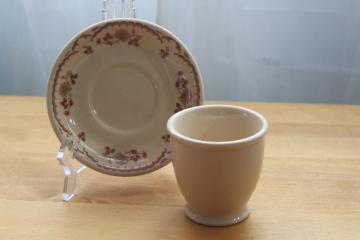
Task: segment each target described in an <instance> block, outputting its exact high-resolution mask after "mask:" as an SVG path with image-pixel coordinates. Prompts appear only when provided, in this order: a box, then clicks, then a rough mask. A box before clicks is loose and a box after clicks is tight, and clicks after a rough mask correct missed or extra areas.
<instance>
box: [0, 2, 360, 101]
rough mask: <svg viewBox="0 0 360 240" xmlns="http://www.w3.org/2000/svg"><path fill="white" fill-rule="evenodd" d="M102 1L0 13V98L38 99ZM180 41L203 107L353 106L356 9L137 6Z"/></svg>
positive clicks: (359, 65)
mask: <svg viewBox="0 0 360 240" xmlns="http://www.w3.org/2000/svg"><path fill="white" fill-rule="evenodd" d="M100 3H101V1H100V0H62V1H57V0H12V1H6V2H5V1H3V2H2V7H1V8H0V21H1V24H0V34H1V35H0V43H1V44H0V53H1V54H0V94H16V95H44V93H45V88H46V82H47V75H48V74H49V71H50V68H51V64H52V62H53V61H54V58H55V57H56V54H57V52H58V51H59V50H60V49H61V47H62V46H63V44H65V43H66V41H67V40H68V39H70V38H71V37H72V36H73V35H74V34H75V33H77V32H78V31H79V30H81V29H82V28H83V27H85V26H87V25H89V24H92V23H94V22H96V21H98V20H99V18H100ZM137 6H138V16H139V17H140V18H145V19H147V20H150V21H157V22H158V23H159V24H161V25H163V26H165V27H166V28H168V29H169V30H171V31H172V32H174V33H175V34H176V35H178V36H179V37H180V38H181V39H182V40H183V41H184V42H185V43H186V44H187V45H188V47H189V48H190V50H191V51H192V52H193V53H194V56H195V58H196V59H197V61H198V62H199V65H200V68H201V71H202V74H203V77H204V82H205V91H206V98H207V99H217V100H247V101H289V102H325V103H360V48H359V46H360V45H359V43H360V1H358V0H225V1H215V0H184V1H178V0H137Z"/></svg>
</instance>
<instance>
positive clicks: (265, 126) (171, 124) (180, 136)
mask: <svg viewBox="0 0 360 240" xmlns="http://www.w3.org/2000/svg"><path fill="white" fill-rule="evenodd" d="M204 108H224V109H233V110H234V109H235V110H241V111H245V112H247V113H249V114H252V115H254V116H255V117H257V118H258V119H259V120H260V121H261V123H262V126H261V128H260V130H258V131H257V132H256V133H254V134H252V135H250V136H248V137H245V138H241V139H237V140H231V141H205V140H198V139H195V138H191V137H187V136H185V135H183V134H181V133H180V132H179V131H177V130H176V129H175V127H174V121H175V120H176V119H178V118H179V117H181V116H182V115H184V114H186V113H189V112H194V111H197V110H199V109H204ZM166 126H167V130H168V132H169V133H170V135H171V136H172V137H176V138H177V139H179V140H182V141H184V142H188V143H193V144H199V145H204V146H231V145H239V144H245V143H250V142H254V141H256V140H258V139H260V138H262V137H263V136H264V135H265V134H266V132H267V130H268V121H267V120H266V118H265V117H264V116H263V115H261V114H260V113H258V112H256V111H254V110H252V109H249V108H246V107H240V106H235V105H224V104H213V105H201V106H195V107H191V108H187V109H184V110H182V111H179V112H177V113H175V114H174V115H172V116H171V117H170V118H169V119H168V121H167V124H166Z"/></svg>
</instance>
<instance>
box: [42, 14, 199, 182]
mask: <svg viewBox="0 0 360 240" xmlns="http://www.w3.org/2000/svg"><path fill="white" fill-rule="evenodd" d="M202 101H203V83H202V78H201V74H200V71H199V69H198V66H197V64H196V62H195V60H194V58H193V57H192V56H191V54H190V52H189V50H187V48H186V47H185V46H184V44H183V43H181V41H180V40H179V39H177V38H176V37H175V36H174V35H173V34H172V33H170V32H169V31H167V30H166V29H164V28H162V27H160V26H158V25H156V24H153V23H150V22H147V21H144V20H135V19H115V20H114V19H113V20H109V21H104V22H100V23H97V24H95V25H92V26H90V27H88V28H86V29H85V30H83V31H81V32H80V33H79V34H78V35H77V36H75V37H74V38H73V39H72V40H70V42H69V43H67V45H66V46H65V47H64V49H63V50H62V51H61V53H60V54H59V56H58V57H57V59H56V61H55V64H54V65H53V68H52V72H51V75H50V78H49V83H48V91H47V107H48V115H49V118H50V122H51V124H52V127H53V129H54V131H55V133H56V135H57V137H58V138H59V140H60V141H64V140H65V139H68V140H69V139H70V140H71V142H74V143H76V144H75V147H74V149H73V151H74V155H75V157H76V158H77V159H78V160H79V161H81V162H82V163H83V164H85V165H86V166H88V167H90V168H93V169H94V170H97V171H100V172H103V173H106V174H111V175H119V176H131V175H140V174H144V173H147V172H151V171H154V170H156V169H158V168H160V167H163V166H164V165H166V164H167V163H169V162H170V161H171V157H170V149H169V135H168V133H167V131H166V122H167V120H168V118H169V117H170V116H171V115H172V114H174V113H176V112H178V111H180V110H182V109H185V108H189V107H192V106H197V105H200V104H202Z"/></svg>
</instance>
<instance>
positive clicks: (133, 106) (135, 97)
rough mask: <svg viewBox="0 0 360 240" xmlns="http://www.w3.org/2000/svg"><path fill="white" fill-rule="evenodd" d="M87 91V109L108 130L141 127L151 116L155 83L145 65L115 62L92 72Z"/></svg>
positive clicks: (155, 102) (154, 103) (155, 99)
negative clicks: (88, 98) (93, 74)
mask: <svg viewBox="0 0 360 240" xmlns="http://www.w3.org/2000/svg"><path fill="white" fill-rule="evenodd" d="M95 78H96V79H95V81H93V86H92V90H91V94H90V105H91V112H92V115H93V116H94V117H95V119H96V120H97V121H98V123H99V124H100V125H102V126H103V127H106V128H110V129H109V130H111V131H117V130H118V131H128V130H131V129H134V128H138V127H141V126H143V125H145V124H146V123H148V122H149V121H150V119H151V118H152V117H153V115H154V112H155V109H156V105H157V90H156V89H157V87H156V86H155V82H154V81H153V79H152V74H151V73H150V72H149V71H147V69H145V68H143V67H141V66H139V65H136V64H131V63H117V64H113V65H111V66H108V67H106V68H105V69H103V70H101V71H100V72H99V73H98V74H97V76H95Z"/></svg>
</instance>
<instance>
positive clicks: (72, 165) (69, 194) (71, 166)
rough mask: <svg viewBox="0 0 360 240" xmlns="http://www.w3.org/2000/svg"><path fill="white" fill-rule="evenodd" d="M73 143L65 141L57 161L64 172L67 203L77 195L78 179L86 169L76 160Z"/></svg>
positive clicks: (64, 192)
mask: <svg viewBox="0 0 360 240" xmlns="http://www.w3.org/2000/svg"><path fill="white" fill-rule="evenodd" d="M72 150H73V142H72V141H70V140H68V139H65V140H64V141H63V142H62V143H61V146H60V148H59V150H58V152H57V154H56V159H57V160H58V162H59V163H60V165H61V166H62V168H63V170H64V186H63V190H62V194H61V196H62V199H63V200H64V201H66V202H68V201H70V200H71V199H72V198H73V197H74V196H75V195H76V192H75V190H76V179H77V176H78V175H79V174H80V172H82V171H83V170H84V169H86V166H84V165H83V164H81V163H80V162H79V161H77V160H76V159H75V158H74V153H73V151H72Z"/></svg>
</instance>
